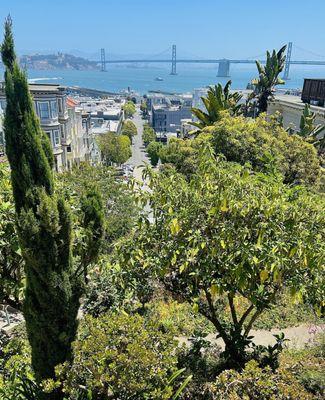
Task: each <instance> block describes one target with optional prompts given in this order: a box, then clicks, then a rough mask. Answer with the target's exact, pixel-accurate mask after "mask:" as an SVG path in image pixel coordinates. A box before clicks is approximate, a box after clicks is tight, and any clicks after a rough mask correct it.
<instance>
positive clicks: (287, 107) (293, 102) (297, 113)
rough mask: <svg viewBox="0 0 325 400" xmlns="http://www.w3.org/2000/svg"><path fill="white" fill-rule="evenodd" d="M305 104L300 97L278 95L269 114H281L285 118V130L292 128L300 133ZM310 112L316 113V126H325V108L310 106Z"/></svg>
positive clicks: (269, 109) (272, 102)
mask: <svg viewBox="0 0 325 400" xmlns="http://www.w3.org/2000/svg"><path fill="white" fill-rule="evenodd" d="M304 107H305V104H304V103H303V102H302V101H301V98H300V97H299V96H293V95H276V96H275V99H274V100H273V101H271V102H270V103H269V105H268V110H267V112H268V114H270V115H271V114H274V113H275V112H279V113H280V114H281V115H282V118H283V126H284V128H289V127H290V128H291V129H292V130H294V131H299V125H300V118H301V115H302V113H303V110H304ZM310 110H311V111H312V112H313V113H315V115H316V118H315V124H320V125H325V108H324V107H319V106H314V105H310Z"/></svg>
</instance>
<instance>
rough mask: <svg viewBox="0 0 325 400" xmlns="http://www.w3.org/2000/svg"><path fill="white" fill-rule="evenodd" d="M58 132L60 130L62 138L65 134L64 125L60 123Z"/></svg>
mask: <svg viewBox="0 0 325 400" xmlns="http://www.w3.org/2000/svg"><path fill="white" fill-rule="evenodd" d="M60 132H61V138H62V139H64V138H65V134H64V126H63V125H60Z"/></svg>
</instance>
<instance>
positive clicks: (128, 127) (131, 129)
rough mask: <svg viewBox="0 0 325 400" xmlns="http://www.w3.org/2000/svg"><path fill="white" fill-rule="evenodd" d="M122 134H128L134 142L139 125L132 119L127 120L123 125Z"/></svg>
mask: <svg viewBox="0 0 325 400" xmlns="http://www.w3.org/2000/svg"><path fill="white" fill-rule="evenodd" d="M121 133H122V135H125V136H127V137H128V138H129V139H130V141H131V142H132V138H133V136H136V135H137V133H138V130H137V127H136V125H135V123H134V122H132V121H130V120H126V121H124V122H123V125H122V132H121Z"/></svg>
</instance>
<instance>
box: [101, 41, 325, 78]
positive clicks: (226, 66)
mask: <svg viewBox="0 0 325 400" xmlns="http://www.w3.org/2000/svg"><path fill="white" fill-rule="evenodd" d="M292 49H293V43H292V42H289V43H288V46H287V56H286V62H285V69H284V74H283V78H284V79H289V73H290V66H291V65H318V66H321V65H324V66H325V59H324V60H293V59H292ZM169 50H170V49H169ZM301 50H303V49H301ZM164 52H166V51H164ZM164 52H162V53H164ZM307 52H308V51H307ZM162 53H161V54H162ZM309 53H311V54H314V55H316V56H318V57H323V56H320V55H318V54H315V53H312V52H309ZM100 54H101V59H100V61H95V62H96V63H97V64H100V66H101V70H102V71H106V65H107V64H136V63H145V64H147V63H170V65H171V73H170V74H171V75H177V64H185V63H186V64H218V74H217V76H218V77H229V76H230V66H231V64H255V60H253V59H227V58H222V59H217V58H177V53H176V45H175V44H173V45H172V47H171V54H170V58H144V59H115V60H114V59H109V58H108V57H106V54H105V49H104V48H102V49H101V51H100ZM261 63H262V64H263V63H264V64H265V61H263V60H261Z"/></svg>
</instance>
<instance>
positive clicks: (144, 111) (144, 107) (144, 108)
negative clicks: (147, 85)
mask: <svg viewBox="0 0 325 400" xmlns="http://www.w3.org/2000/svg"><path fill="white" fill-rule="evenodd" d="M140 110H141V112H142V115H143V116H144V117H147V116H148V104H147V102H146V101H145V100H143V101H142V102H141V104H140Z"/></svg>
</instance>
